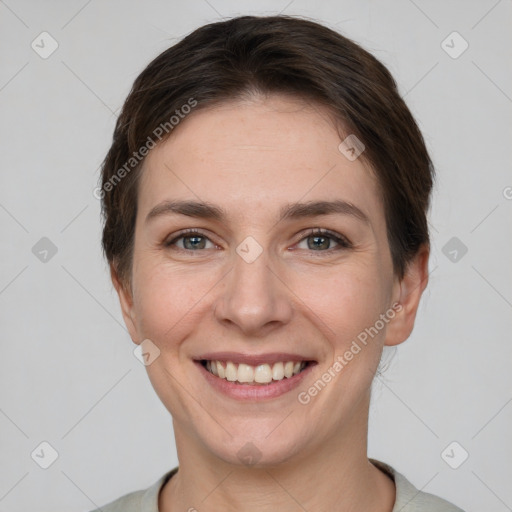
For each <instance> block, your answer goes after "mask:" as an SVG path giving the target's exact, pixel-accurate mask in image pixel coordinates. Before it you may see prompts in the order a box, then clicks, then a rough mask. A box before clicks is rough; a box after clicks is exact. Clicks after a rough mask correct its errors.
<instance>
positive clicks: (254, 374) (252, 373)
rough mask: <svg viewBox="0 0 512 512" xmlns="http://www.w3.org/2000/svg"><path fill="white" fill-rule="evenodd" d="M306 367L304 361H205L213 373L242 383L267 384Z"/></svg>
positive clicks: (290, 375)
mask: <svg viewBox="0 0 512 512" xmlns="http://www.w3.org/2000/svg"><path fill="white" fill-rule="evenodd" d="M305 367H306V362H305V361H302V362H294V361H285V362H281V361H280V362H278V363H274V364H273V365H269V364H266V363H265V364H260V365H258V366H251V365H249V364H245V363H240V364H235V363H233V362H231V361H228V362H227V363H221V362H220V361H207V362H206V369H207V370H208V371H209V372H210V373H212V374H213V375H215V376H217V377H220V378H221V379H226V380H228V381H230V382H240V383H243V384H253V383H257V384H269V383H270V382H272V381H277V380H283V379H284V378H285V377H286V378H287V379H289V378H290V377H293V376H294V375H297V374H298V373H300V372H301V371H302V370H303V369H304V368H305Z"/></svg>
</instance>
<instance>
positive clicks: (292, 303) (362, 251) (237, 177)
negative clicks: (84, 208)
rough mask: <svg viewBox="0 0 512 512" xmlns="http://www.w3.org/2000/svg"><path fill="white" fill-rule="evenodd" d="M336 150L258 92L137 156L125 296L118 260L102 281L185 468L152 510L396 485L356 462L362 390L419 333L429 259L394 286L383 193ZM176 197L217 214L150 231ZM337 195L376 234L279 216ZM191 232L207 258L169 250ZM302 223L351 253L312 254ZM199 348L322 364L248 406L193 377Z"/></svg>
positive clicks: (372, 501) (259, 502) (377, 492)
mask: <svg viewBox="0 0 512 512" xmlns="http://www.w3.org/2000/svg"><path fill="white" fill-rule="evenodd" d="M341 141H342V139H341V138H340V135H339V133H338V131H337V129H336V127H335V125H334V123H333V122H332V120H331V119H330V117H329V115H328V113H327V112H326V111H324V110H323V108H322V107H320V106H318V105H311V104H308V103H306V102H304V101H302V100H300V99H297V98H291V97H287V96H278V95H271V96H267V97H262V96H255V97H252V98H250V99H245V100H237V101H234V102H229V103H224V104H222V105H220V106H217V107H215V108H208V109H202V110H197V111H195V112H193V113H192V114H190V115H189V116H188V117H187V118H186V119H185V120H184V121H182V122H181V123H180V125H179V126H178V127H177V128H176V129H175V130H174V131H173V133H172V136H171V137H170V138H169V139H167V140H166V141H165V142H163V143H161V144H160V145H159V146H157V147H156V148H154V149H153V150H151V152H150V153H149V155H148V156H147V158H146V160H145V163H144V167H143V174H142V176H141V182H140V187H139V191H138V194H139V195H138V213H137V220H136V227H135V245H134V257H133V268H132V280H131V287H130V286H126V283H124V285H123V283H121V282H120V280H119V279H118V276H117V274H116V271H115V266H114V265H112V266H111V275H112V280H113V283H114V286H115V288H116V290H117V292H118V294H119V299H120V303H121V308H122V312H123V316H124V320H125V322H126V325H127V327H128V329H129V332H130V335H131V338H132V340H133V341H134V342H135V343H141V342H142V341H143V340H145V339H150V340H151V341H152V342H153V343H154V344H155V345H157V346H158V348H159V350H160V356H159V357H158V358H157V359H155V361H154V362H153V363H151V364H150V365H149V366H147V367H146V368H147V371H148V376H149V378H150V380H151V383H152V385H153V387H154V389H155V391H156V392H157V394H158V396H159V397H160V399H161V400H162V402H163V404H164V405H165V406H166V408H167V409H168V410H169V412H170V413H171V414H172V417H173V425H174V433H175V439H176V446H177V453H178V459H179V472H178V473H177V474H176V475H175V476H174V477H173V478H171V479H170V480H169V482H168V483H167V484H166V485H165V486H164V488H163V490H162V492H161V493H160V497H159V507H160V511H161V512H170V511H171V510H172V511H176V510H189V509H190V508H192V507H194V508H195V509H197V510H198V511H201V512H204V511H216V510H226V511H231V510H232V511H239V510H244V511H253V510H254V511H256V510H257V511H262V510H263V511H267V510H268V511H271V510H272V511H274V510H280V511H283V512H287V511H298V510H308V511H318V510H336V511H352V510H375V511H382V512H384V511H387V512H390V511H391V510H392V508H393V504H394V500H395V487H394V483H393V482H392V480H391V479H390V478H389V477H388V476H387V475H385V474H384V473H383V472H381V471H380V470H379V469H377V468H376V467H375V466H374V465H372V464H371V463H370V462H369V461H368V458H367V434H368V409H369V401H370V388H371V383H372V380H373V377H374V375H375V372H376V369H377V367H378V363H379V360H380V356H381V353H382V348H383V346H384V345H396V344H399V343H401V342H403V341H404V340H406V339H407V338H408V336H409V334H410V333H411V331H412V328H413V325H414V319H415V315H416V311H417V308H418V304H419V301H420V297H421V294H422V292H423V290H424V288H425V286H426V284H427V275H428V274H427V268H428V254H429V252H428V248H427V247H424V248H422V249H421V250H420V251H419V252H418V254H417V256H416V257H415V259H413V260H412V261H411V262H410V264H409V265H408V267H407V271H406V275H405V277H404V278H403V279H402V280H399V279H398V278H397V276H396V275H395V274H394V271H393V266H392V261H391V254H390V249H389V245H388V240H387V235H386V224H385V216H384V209H383V205H382V202H381V200H380V196H379V184H378V182H377V180H376V178H375V176H374V174H373V173H372V171H371V170H370V169H369V168H368V167H367V166H366V165H365V164H364V162H363V160H362V159H361V158H358V159H356V160H355V161H350V160H348V159H347V158H346V157H345V156H344V155H343V154H342V153H341V152H340V151H339V150H338V145H339V144H340V142H341ZM170 199H173V200H176V199H181V200H195V201H202V202H209V203H213V204H216V205H218V206H220V207H222V208H223V209H224V210H225V211H226V212H227V215H228V217H227V219H226V221H225V222H223V223H220V222H218V221H216V220H211V219H198V218H194V217H188V216H183V215H176V214H169V215H165V216H161V217H157V218H154V219H152V220H151V221H149V222H147V223H146V222H145V218H146V215H147V214H148V212H149V211H150V210H151V209H152V208H153V207H154V206H155V205H157V204H159V203H160V202H162V201H164V200H170ZM335 199H341V200H344V201H347V202H350V203H352V204H354V205H356V206H357V207H358V208H359V209H360V210H362V211H363V212H364V213H365V214H366V216H367V217H368V220H369V222H367V223H365V222H363V221H361V220H358V219H357V218H355V217H353V216H350V215H340V214H330V215H322V216H317V217H313V218H305V219H295V220H283V221H281V222H278V213H279V210H280V208H281V207H282V206H283V205H285V204H287V203H291V202H296V201H301V202H306V201H316V200H335ZM187 228H195V229H199V230H201V231H202V234H201V235H199V236H206V237H207V238H206V240H203V239H200V241H202V242H205V244H204V245H201V247H202V248H199V249H197V248H196V249H189V251H188V252H187V251H185V250H184V247H185V246H184V245H183V244H184V242H186V241H187V242H189V243H190V241H191V240H190V239H186V240H185V239H183V238H181V239H179V240H177V241H176V243H175V244H174V245H173V246H172V245H171V246H168V247H165V246H164V243H165V242H166V241H172V240H173V239H174V238H176V234H177V233H178V232H179V231H180V230H182V229H187ZM312 228H324V229H328V230H331V231H333V232H334V233H336V234H339V235H342V236H344V237H346V238H348V240H349V241H350V242H351V247H349V248H345V247H343V246H340V245H338V244H337V243H336V241H335V240H333V239H327V241H326V240H322V241H323V242H326V244H324V245H323V246H322V247H323V248H321V249H320V250H319V249H316V250H315V249H312V248H311V245H308V241H309V244H312V242H313V237H311V236H309V235H308V232H307V230H309V229H312ZM189 236H190V235H189ZM192 236H194V235H192ZM195 236H198V235H195ZM248 236H252V237H253V238H254V239H255V240H257V242H258V243H259V244H260V246H261V248H262V249H263V252H262V253H261V255H260V256H259V257H258V258H257V259H256V260H255V261H254V262H252V263H250V264H249V263H247V262H246V261H244V259H242V258H241V257H240V256H239V255H238V254H237V252H236V248H237V246H238V245H239V244H240V243H241V242H242V241H243V240H244V239H245V238H246V237H248ZM308 236H309V238H308ZM322 241H321V242H322ZM196 242H197V240H196ZM188 247H190V244H189V245H188ZM179 249H181V251H180V250H179ZM394 303H400V304H401V306H402V308H401V310H400V312H397V313H396V314H395V315H394V318H393V319H392V320H390V321H389V322H388V323H387V324H386V325H385V328H384V329H382V330H380V331H379V334H378V335H377V336H375V337H374V338H373V339H372V340H371V342H369V343H368V344H367V346H365V347H364V349H363V350H361V352H360V353H358V354H357V355H355V356H354V358H353V359H352V360H351V361H350V362H349V364H347V366H346V367H344V368H343V370H342V371H341V372H340V373H339V374H337V376H336V377H335V378H333V379H332V381H331V382H330V383H329V384H328V385H327V386H325V388H324V389H322V391H321V392H320V393H318V394H317V395H316V396H315V397H313V398H312V399H311V401H310V402H309V403H308V404H307V405H302V404H301V403H299V401H298V399H297V394H298V392H300V391H304V390H307V389H308V388H309V387H310V386H311V385H312V384H313V383H314V382H315V381H316V380H317V379H319V378H321V376H322V374H324V373H325V372H326V371H327V370H328V368H329V367H331V366H332V364H333V362H334V361H335V358H336V357H337V356H338V355H343V354H344V353H345V352H346V350H347V349H348V348H349V347H350V344H351V343H352V341H353V340H354V339H356V337H357V335H358V334H359V333H361V332H362V331H364V329H365V328H368V327H370V326H373V325H374V324H375V322H376V320H377V319H378V318H379V315H381V314H382V313H385V312H386V311H389V310H390V308H391V307H392V305H393V304H394ZM208 351H234V352H243V353H250V354H254V353H257V354H261V353H268V352H291V353H298V354H303V355H307V356H308V357H309V359H312V360H315V361H316V362H317V364H316V366H314V367H313V368H312V370H311V372H310V373H309V375H308V376H307V378H306V379H305V380H304V382H302V383H301V385H300V386H299V388H298V389H296V390H293V391H291V392H288V393H285V394H284V395H281V396H280V397H277V398H275V399H272V400H268V401H265V402H262V401H260V402H258V403H255V402H252V403H249V402H243V403H242V402H240V401H236V400H234V399H233V398H230V397H226V396H224V395H222V394H220V393H219V392H218V391H216V390H214V389H213V388H212V387H211V385H210V384H208V383H207V381H206V380H205V379H204V378H203V376H202V375H201V374H200V371H199V370H198V368H197V366H196V364H195V363H194V362H193V358H194V356H196V357H197V355H198V354H201V353H205V352H208ZM247 442H251V443H253V445H254V446H256V447H257V449H258V451H259V453H260V460H259V461H258V464H256V465H254V466H247V465H244V464H243V462H242V461H241V460H239V458H238V456H237V453H238V451H239V450H240V449H241V448H242V447H243V446H244V445H246V443H247Z"/></svg>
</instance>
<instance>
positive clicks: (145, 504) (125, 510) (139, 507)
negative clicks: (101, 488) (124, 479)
mask: <svg viewBox="0 0 512 512" xmlns="http://www.w3.org/2000/svg"><path fill="white" fill-rule="evenodd" d="M177 471H178V468H177V467H176V468H174V469H172V470H171V471H168V472H167V473H165V474H164V475H163V476H162V477H160V478H159V479H158V480H157V481H156V482H155V483H154V484H153V485H152V486H151V487H148V488H147V489H143V490H140V491H135V492H131V493H129V494H125V495H124V496H121V497H120V498H118V499H116V500H114V501H111V502H109V503H107V504H106V505H103V506H101V507H99V508H97V509H95V510H92V511H91V512H158V495H159V493H160V490H161V489H162V487H163V486H164V485H165V483H166V482H167V481H168V480H169V478H171V477H172V476H173V475H174V474H175V473H176V472H177Z"/></svg>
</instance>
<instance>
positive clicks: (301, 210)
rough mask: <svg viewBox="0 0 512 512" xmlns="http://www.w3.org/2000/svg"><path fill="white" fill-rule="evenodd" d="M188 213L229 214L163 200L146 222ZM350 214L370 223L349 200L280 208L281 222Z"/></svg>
mask: <svg viewBox="0 0 512 512" xmlns="http://www.w3.org/2000/svg"><path fill="white" fill-rule="evenodd" d="M172 214H175V215H176V214H177V215H186V216H187V217H195V218H202V219H212V220H217V221H219V222H225V221H226V219H227V217H228V215H227V213H226V211H225V210H224V209H223V208H221V207H220V206H216V205H213V204H211V203H204V202H199V201H163V202H161V203H159V204H157V205H156V206H155V207H154V208H152V209H151V211H150V212H149V213H148V215H147V216H146V220H145V222H146V223H148V222H149V221H150V220H152V219H155V218H157V217H160V216H163V215H172ZM332 214H339V215H349V216H352V217H354V218H356V219H358V220H360V221H362V222H365V223H367V224H370V220H369V218H368V216H367V215H366V214H365V213H364V212H363V211H362V210H360V209H359V208H358V207H357V206H355V205H354V204H352V203H349V202H347V201H342V200H335V201H309V202H306V203H288V204H287V205H285V206H283V207H282V208H281V209H280V215H279V222H281V221H283V220H297V219H303V218H309V217H318V216H321V215H332Z"/></svg>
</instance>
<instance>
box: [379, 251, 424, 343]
mask: <svg viewBox="0 0 512 512" xmlns="http://www.w3.org/2000/svg"><path fill="white" fill-rule="evenodd" d="M429 253H430V249H429V247H428V246H427V245H424V246H422V247H421V248H420V250H419V251H418V253H417V254H416V256H415V257H414V258H413V259H412V260H411V261H410V262H409V263H408V265H407V268H406V270H405V274H404V277H403V278H402V279H401V281H400V282H399V283H398V286H399V298H398V300H397V302H398V303H399V304H400V307H399V308H398V307H397V308H395V310H396V311H397V313H396V316H395V318H394V319H393V321H392V322H390V324H389V325H388V329H387V332H386V340H385V343H384V344H385V345H390V346H392V345H398V344H400V343H403V342H404V341H405V340H406V339H407V338H408V337H409V336H410V334H411V332H412V329H413V327H414V321H415V319H416V313H417V311H418V307H419V304H420V299H421V296H422V294H423V291H424V290H425V288H426V286H427V283H428V258H429Z"/></svg>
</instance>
